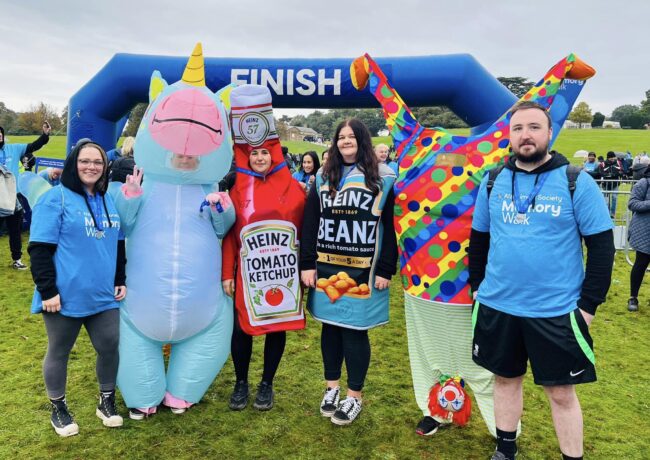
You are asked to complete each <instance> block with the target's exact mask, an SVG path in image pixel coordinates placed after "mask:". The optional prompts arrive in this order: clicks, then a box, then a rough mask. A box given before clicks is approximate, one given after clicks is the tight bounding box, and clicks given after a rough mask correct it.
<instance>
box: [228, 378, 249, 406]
mask: <svg viewBox="0 0 650 460" xmlns="http://www.w3.org/2000/svg"><path fill="white" fill-rule="evenodd" d="M246 405H248V382H244V381H243V380H241V381H239V382H237V383H235V389H234V390H233V392H232V395H231V396H230V403H229V404H228V407H230V409H231V410H243V409H244V408H245V407H246Z"/></svg>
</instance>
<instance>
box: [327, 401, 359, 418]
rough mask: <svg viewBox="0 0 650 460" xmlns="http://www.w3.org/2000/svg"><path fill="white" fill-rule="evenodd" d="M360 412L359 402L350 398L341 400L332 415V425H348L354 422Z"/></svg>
mask: <svg viewBox="0 0 650 460" xmlns="http://www.w3.org/2000/svg"><path fill="white" fill-rule="evenodd" d="M360 412H361V401H360V400H359V399H357V398H353V397H352V396H348V397H347V398H345V400H343V402H342V403H341V405H340V406H339V408H338V409H336V412H334V414H333V415H332V418H331V419H330V420H332V423H333V424H335V425H349V424H350V423H352V422H354V420H355V419H356V418H357V416H358V415H359V413H360Z"/></svg>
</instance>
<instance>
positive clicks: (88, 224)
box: [83, 211, 120, 238]
mask: <svg viewBox="0 0 650 460" xmlns="http://www.w3.org/2000/svg"><path fill="white" fill-rule="evenodd" d="M83 215H84V227H85V229H86V236H87V237H90V238H97V228H95V222H94V221H93V216H91V215H90V213H89V212H88V211H84V213H83ZM111 227H112V228H117V229H118V230H119V229H120V217H119V215H117V214H115V213H111ZM102 228H104V229H107V228H108V220H107V219H103V220H102Z"/></svg>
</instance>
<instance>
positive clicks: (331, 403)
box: [320, 387, 341, 417]
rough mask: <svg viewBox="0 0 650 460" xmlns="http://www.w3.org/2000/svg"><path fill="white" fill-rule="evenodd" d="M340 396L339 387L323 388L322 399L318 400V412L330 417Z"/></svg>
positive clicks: (337, 405)
mask: <svg viewBox="0 0 650 460" xmlns="http://www.w3.org/2000/svg"><path fill="white" fill-rule="evenodd" d="M340 398H341V388H340V387H334V388H328V389H327V390H325V395H324V396H323V400H322V401H321V402H320V414H321V415H322V416H323V417H331V416H332V415H334V412H336V409H337V407H339V399H340Z"/></svg>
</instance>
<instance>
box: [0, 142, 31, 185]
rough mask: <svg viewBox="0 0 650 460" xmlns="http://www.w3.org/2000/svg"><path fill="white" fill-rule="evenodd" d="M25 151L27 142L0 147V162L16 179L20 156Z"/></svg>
mask: <svg viewBox="0 0 650 460" xmlns="http://www.w3.org/2000/svg"><path fill="white" fill-rule="evenodd" d="M26 151H27V144H7V143H6V142H5V145H4V147H2V148H1V149H0V164H3V165H4V166H5V167H6V168H7V169H8V170H9V171H10V172H11V174H13V175H14V177H15V178H16V180H18V174H19V168H20V158H21V157H22V156H23V155H24V154H25V152H26Z"/></svg>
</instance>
